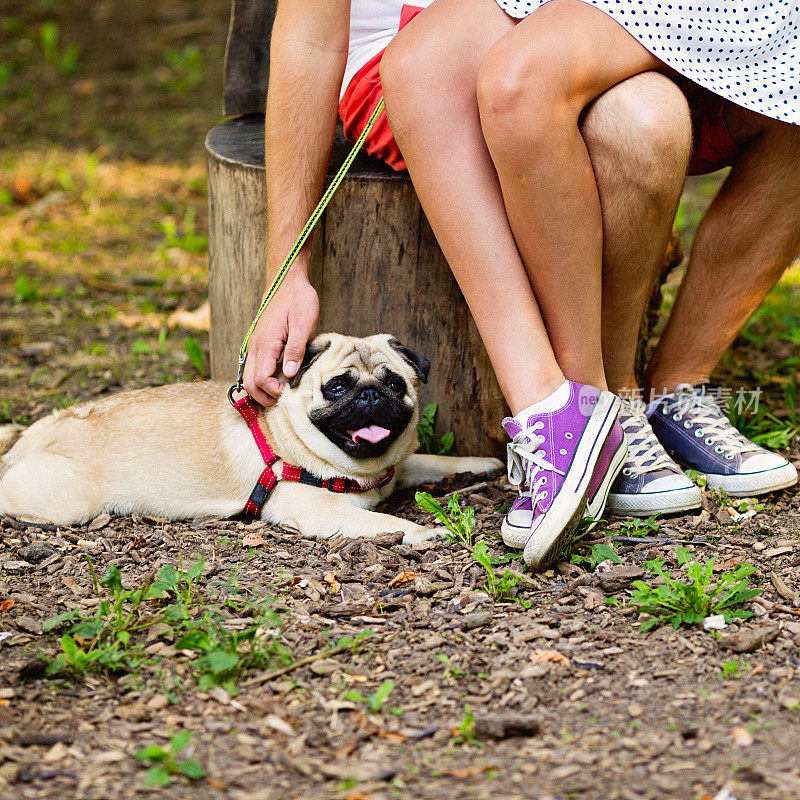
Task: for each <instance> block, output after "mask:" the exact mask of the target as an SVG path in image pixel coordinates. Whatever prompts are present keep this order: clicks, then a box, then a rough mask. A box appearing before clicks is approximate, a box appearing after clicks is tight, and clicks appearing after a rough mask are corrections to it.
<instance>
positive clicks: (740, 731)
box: [731, 726, 755, 747]
mask: <svg viewBox="0 0 800 800" xmlns="http://www.w3.org/2000/svg"><path fill="white" fill-rule="evenodd" d="M731 739H733V743H734V744H735V745H736V746H737V747H750V745H752V744H753V742H754V741H755V740H754V739H753V736H752V734H751V733H750V731H748V730H747V728H742V727H741V726H739V727H737V728H734V729H733V730H732V731H731Z"/></svg>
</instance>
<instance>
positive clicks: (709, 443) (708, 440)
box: [705, 436, 714, 447]
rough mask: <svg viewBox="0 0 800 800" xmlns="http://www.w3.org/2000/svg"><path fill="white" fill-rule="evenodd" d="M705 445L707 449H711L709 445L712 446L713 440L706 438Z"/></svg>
mask: <svg viewBox="0 0 800 800" xmlns="http://www.w3.org/2000/svg"><path fill="white" fill-rule="evenodd" d="M705 443H706V445H707V446H708V447H711V445H712V444H714V440H713V439H712V438H711V437H710V436H708V437H707V438H706V441H705Z"/></svg>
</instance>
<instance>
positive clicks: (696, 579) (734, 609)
mask: <svg viewBox="0 0 800 800" xmlns="http://www.w3.org/2000/svg"><path fill="white" fill-rule="evenodd" d="M676 556H677V558H678V563H679V564H681V565H683V564H686V565H687V570H686V575H687V578H688V580H687V581H680V580H677V579H675V578H672V577H671V576H670V575H669V574H668V573H667V572H666V570H665V569H664V562H663V561H662V560H661V559H654V560H653V561H647V562H646V563H645V567H646V568H647V569H648V570H649V571H650V573H651V574H652V575H655V576H658V577H659V578H661V579H662V581H663V583H660V584H658V585H657V586H650V585H648V584H647V583H645V582H644V581H634V582H633V584H632V586H633V594H632V595H631V603H632V604H633V605H634V606H635V607H636V608H638V610H639V612H640V613H643V614H646V615H647V616H648V619H645V621H644V622H642V624H641V625H640V630H642V631H647V630H651V629H652V628H656V627H658V626H660V625H665V624H668V623H669V624H672V625H673V626H674V627H675V628H679V627H680V626H681V625H699V624H702V622H703V620H704V619H705V618H706V617H708V616H712V615H716V614H721V615H722V616H723V617H724V619H725V621H726V622H731V621H732V620H733V619H734V618H737V617H738V618H739V619H747V618H749V617H751V616H752V615H753V614H752V612H751V611H746V610H744V609H742V608H740V606H742V605H743V604H744V603H747V602H748V601H750V600H752V599H753V598H754V597H757V596H758V595H760V594H761V591H762V590H761V589H751V588H750V584H749V576H750V575H752V574H753V572H755V567H753V566H752V565H750V564H739V565H738V566H737V567H736V569H735V570H733V571H731V572H721V573H719V574H718V575H717V576H714V559H713V558H711V559H709V560H708V561H706V562H705V563H700V562H699V561H694V560H693V559H692V555H691V553H689V551H688V550H686V548H685V547H678V548H677V549H676Z"/></svg>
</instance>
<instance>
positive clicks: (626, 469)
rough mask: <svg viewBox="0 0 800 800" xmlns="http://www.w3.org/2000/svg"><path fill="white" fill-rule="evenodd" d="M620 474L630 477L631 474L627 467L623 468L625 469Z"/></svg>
mask: <svg viewBox="0 0 800 800" xmlns="http://www.w3.org/2000/svg"><path fill="white" fill-rule="evenodd" d="M622 474H623V475H628V476H630V475H632V474H633V473H632V472H631V471H630V470H629V469H628V467H625V469H623V470H622Z"/></svg>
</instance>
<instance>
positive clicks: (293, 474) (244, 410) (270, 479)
mask: <svg viewBox="0 0 800 800" xmlns="http://www.w3.org/2000/svg"><path fill="white" fill-rule="evenodd" d="M233 407H234V408H235V409H236V410H237V411H238V412H239V413H240V414H241V415H242V418H243V419H244V421H245V422H246V423H247V427H248V428H250V433H252V434H253V439H254V440H255V443H256V446H257V447H258V451H259V453H261V457H262V458H263V459H264V463H265V464H266V467H265V468H264V471H263V472H262V473H261V476H260V477H259V479H258V483H256V485H255V488H254V489H253V491H252V493H251V494H250V498H249V499H248V501H247V503H246V504H245V507H244V510H243V511H242V513H243V514H244V515H245V516H248V517H258V516H260V515H261V509H262V508H263V507H264V503H266V502H267V497H269V493H270V492H271V491H272V490H273V489H274V488H275V484H276V483H277V482H278V481H279V480H284V481H295V482H296V483H305V484H308V485H309V486H318V487H319V488H320V489H327V490H328V491H329V492H336V493H337V494H338V493H344V492H358V493H359V494H361V493H363V492H371V491H372V490H373V489H380V488H381V486H386V484H387V483H389V481H391V480H392V478H393V477H394V467H391V468H390V469H389V471H388V472H387V473H386V474H385V475H382V476H381V477H380V478H376V479H375V480H374V481H370V482H369V483H358V482H357V481H354V480H352V479H350V478H326V479H322V478H318V477H317V476H316V475H312V474H311V473H310V472H307V471H306V470H304V469H301V468H300V467H293V466H292V465H291V464H287V463H286V462H285V461H284V462H283V468H282V470H281V476H280V478H278V476H276V475H275V473H274V472H273V471H272V465H273V464H274V463H275V462H276V461H279V460H280V456H278V455H276V453H275V451H274V450H273V449H272V448H271V447H270V446H269V442H268V441H267V440H266V437H265V436H264V434H263V432H262V430H261V426H260V425H259V424H258V409H257V408H256V405H255V403H254V402H253V401H252V400H251V399H250V397H249V396H248V395H245V396H244V397H243V398H242V399H241V400H237V401H236V402H235V403H234V404H233Z"/></svg>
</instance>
